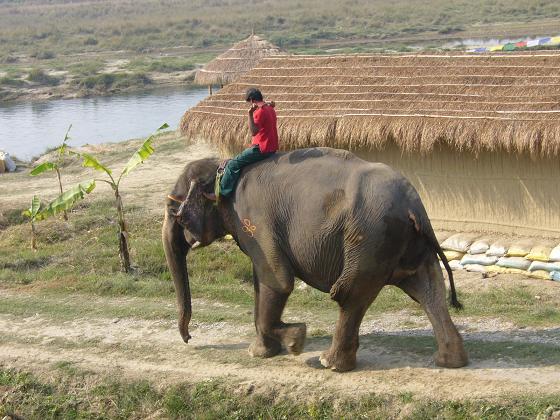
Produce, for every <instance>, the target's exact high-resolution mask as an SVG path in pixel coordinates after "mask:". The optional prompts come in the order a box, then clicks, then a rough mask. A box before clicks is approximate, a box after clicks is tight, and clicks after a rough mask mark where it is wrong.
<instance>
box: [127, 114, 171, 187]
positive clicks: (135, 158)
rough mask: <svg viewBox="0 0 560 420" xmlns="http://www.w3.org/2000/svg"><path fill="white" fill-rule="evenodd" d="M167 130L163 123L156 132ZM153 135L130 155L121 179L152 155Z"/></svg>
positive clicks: (166, 125)
mask: <svg viewBox="0 0 560 420" xmlns="http://www.w3.org/2000/svg"><path fill="white" fill-rule="evenodd" d="M166 128H169V124H167V123H165V124H163V125H162V126H161V127H160V128H158V129H157V130H156V133H157V132H158V131H161V130H164V129H166ZM154 137H155V135H154V134H152V135H151V136H150V137H148V138H147V139H146V141H145V142H144V143H143V144H142V146H140V148H139V149H138V150H137V151H136V152H135V153H134V154H133V155H132V157H131V158H130V160H129V161H128V163H127V164H126V166H125V167H124V169H123V171H122V173H121V177H123V176H124V175H128V174H129V173H130V172H131V171H132V170H133V169H134V168H136V166H138V165H139V164H140V163H144V161H145V160H146V159H148V158H149V157H150V156H151V155H152V154H153V153H154V148H153V147H152V142H153V141H154Z"/></svg>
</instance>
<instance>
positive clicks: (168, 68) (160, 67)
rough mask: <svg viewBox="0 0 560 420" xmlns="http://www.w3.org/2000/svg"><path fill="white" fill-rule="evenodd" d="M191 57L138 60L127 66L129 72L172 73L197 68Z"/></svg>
mask: <svg viewBox="0 0 560 420" xmlns="http://www.w3.org/2000/svg"><path fill="white" fill-rule="evenodd" d="M193 61H194V60H193V59H192V58H191V57H162V58H159V59H142V58H139V59H136V60H132V61H131V62H130V63H128V65H127V66H126V67H127V69H128V70H133V71H144V72H160V73H172V72H178V71H188V70H193V69H194V68H195V64H194V62H193Z"/></svg>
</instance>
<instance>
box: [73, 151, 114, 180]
mask: <svg viewBox="0 0 560 420" xmlns="http://www.w3.org/2000/svg"><path fill="white" fill-rule="evenodd" d="M75 154H77V155H78V156H81V157H82V159H83V162H82V166H83V167H84V168H93V169H95V170H96V171H104V172H106V173H107V174H109V175H111V170H110V169H109V168H107V167H106V166H105V165H103V164H102V163H101V162H99V161H98V160H97V159H96V158H95V157H93V156H92V155H90V154H88V153H75Z"/></svg>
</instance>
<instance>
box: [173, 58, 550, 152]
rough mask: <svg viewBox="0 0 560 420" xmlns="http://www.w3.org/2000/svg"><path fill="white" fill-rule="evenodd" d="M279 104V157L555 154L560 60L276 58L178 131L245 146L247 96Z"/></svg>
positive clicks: (194, 112)
mask: <svg viewBox="0 0 560 420" xmlns="http://www.w3.org/2000/svg"><path fill="white" fill-rule="evenodd" d="M250 86H256V87H259V88H260V89H261V90H262V92H263V94H264V95H265V97H268V98H270V99H274V100H275V101H276V110H277V114H278V126H279V135H280V142H281V147H282V148H283V149H290V148H297V147H307V146H316V145H327V146H333V147H339V148H345V149H349V150H352V149H356V148H371V149H374V148H381V147H383V146H384V145H385V144H386V143H387V142H390V141H394V142H395V143H397V144H398V145H399V147H400V148H401V149H402V150H403V151H421V152H429V151H430V150H432V148H433V146H434V144H436V143H437V142H443V143H447V144H449V145H451V146H452V147H454V148H456V149H458V150H470V151H474V152H477V153H478V152H483V151H487V150H505V151H507V152H513V153H525V152H529V153H531V155H533V156H545V155H547V156H550V155H558V154H560V54H558V53H546V54H545V53H543V54H518V53H512V54H500V55H468V54H456V55H368V56H355V55H352V56H277V57H267V58H264V59H262V60H261V61H260V62H259V64H258V66H257V67H255V68H254V69H253V70H251V71H250V72H249V73H247V74H246V75H245V76H243V77H242V78H241V79H239V80H238V81H237V82H235V83H233V84H230V85H229V86H226V87H225V88H224V89H222V90H220V91H219V92H218V93H217V94H215V95H214V96H211V97H209V98H207V99H205V100H204V101H202V102H200V103H199V104H198V105H197V106H196V107H194V108H191V109H190V110H189V111H188V112H187V113H185V115H184V116H183V119H182V121H181V130H182V132H183V133H184V134H186V135H188V136H191V137H202V138H205V139H206V140H209V141H212V142H214V143H216V144H218V145H219V146H221V147H222V148H225V149H227V150H230V151H231V150H235V149H239V148H240V147H242V146H243V145H246V144H249V141H248V139H249V131H248V128H247V121H246V120H247V104H246V103H245V102H244V101H243V93H244V92H245V90H246V89H247V88H248V87H250Z"/></svg>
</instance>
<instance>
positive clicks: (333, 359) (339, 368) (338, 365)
mask: <svg viewBox="0 0 560 420" xmlns="http://www.w3.org/2000/svg"><path fill="white" fill-rule="evenodd" d="M319 361H320V362H321V364H322V365H323V366H324V367H326V368H330V369H331V370H333V371H335V372H348V371H349V370H354V369H355V368H356V352H344V353H343V352H336V353H335V352H333V351H331V350H327V351H325V352H323V354H322V355H321V357H319Z"/></svg>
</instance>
